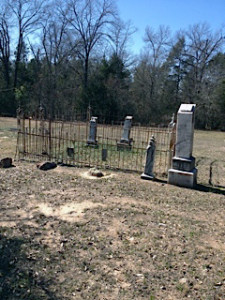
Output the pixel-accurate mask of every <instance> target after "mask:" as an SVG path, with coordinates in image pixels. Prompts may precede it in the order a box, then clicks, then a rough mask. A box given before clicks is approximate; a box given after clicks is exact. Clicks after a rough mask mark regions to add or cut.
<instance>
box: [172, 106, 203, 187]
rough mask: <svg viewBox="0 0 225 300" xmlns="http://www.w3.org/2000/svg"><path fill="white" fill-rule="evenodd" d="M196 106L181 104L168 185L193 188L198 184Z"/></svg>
mask: <svg viewBox="0 0 225 300" xmlns="http://www.w3.org/2000/svg"><path fill="white" fill-rule="evenodd" d="M195 106H196V105H195V104H181V106H180V108H179V111H178V114H177V132H176V145H175V156H174V157H173V159H172V168H171V169H169V171H168V183H170V184H173V185H178V186H183V187H189V188H193V187H194V186H195V185H196V184H197V169H196V168H195V158H194V157H193V156H192V150H193V139H194V115H195Z"/></svg>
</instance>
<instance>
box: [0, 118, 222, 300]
mask: <svg viewBox="0 0 225 300" xmlns="http://www.w3.org/2000/svg"><path fill="white" fill-rule="evenodd" d="M0 124H1V126H2V119H0ZM4 124H5V130H4V131H2V130H1V131H0V133H1V135H0V139H1V144H0V146H1V156H11V155H12V154H13V153H14V151H15V148H14V147H15V139H16V135H15V133H14V132H13V131H8V130H7V128H6V127H8V128H11V125H10V122H9V123H6V122H5V123H4ZM1 129H2V127H1ZM2 132H3V133H4V134H2ZM3 136H7V137H8V138H4V139H2V137H3ZM201 139H202V141H201ZM205 139H207V141H208V142H210V141H211V143H210V145H209V146H208V147H206V145H207V144H208V143H207V142H205ZM222 139H223V135H222V134H221V133H220V132H218V133H215V132H202V131H196V134H195V144H194V155H195V156H196V160H197V161H198V160H199V159H200V158H204V161H203V162H205V166H207V164H206V162H210V161H211V160H212V159H213V160H215V159H217V160H221V159H223V156H222V155H221V153H220V151H218V149H223V147H224V144H223V142H222ZM204 143H205V146H202V145H203V144H204ZM214 147H215V148H216V149H214ZM213 149H214V150H213ZM14 164H15V165H16V167H14V168H10V169H0V195H1V197H0V208H1V209H0V254H1V255H0V299H6V300H8V299H9V300H14V299H15V300H17V299H18V300H21V299H26V300H27V299H28V300H29V299H30V300H39V299H51V300H53V299H54V300H65V299H72V300H73V299H75V300H79V299H99V300H100V299H101V300H103V299H107V300H112V299H122V300H123V299H124V300H125V299H127V300H130V299H138V300H139V299H217V300H219V299H221V300H222V299H224V294H225V266H224V260H225V254H224V253H225V236H224V226H225V220H224V210H225V190H224V189H223V188H216V187H209V186H208V185H207V182H208V174H204V170H205V169H204V167H203V166H204V165H202V167H201V163H200V161H199V166H198V167H199V174H198V176H199V183H200V186H199V187H198V189H196V190H190V189H184V188H179V187H176V186H170V185H167V184H166V183H165V182H163V181H161V182H152V181H144V180H141V179H140V177H139V175H138V174H134V173H124V172H118V171H117V172H115V171H107V172H108V173H111V176H108V177H103V178H101V179H90V178H87V177H85V176H84V174H85V172H86V171H87V169H84V168H68V167H60V166H59V167H57V168H56V169H54V170H50V171H48V172H43V171H40V170H39V169H37V168H36V166H35V164H32V163H28V162H18V161H15V162H14ZM200 167H201V168H200Z"/></svg>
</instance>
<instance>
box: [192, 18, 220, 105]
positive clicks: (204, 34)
mask: <svg viewBox="0 0 225 300" xmlns="http://www.w3.org/2000/svg"><path fill="white" fill-rule="evenodd" d="M186 37H187V47H186V58H187V59H186V64H187V65H188V66H189V68H188V71H189V76H188V77H187V79H188V81H187V84H188V85H189V87H190V89H189V95H187V97H188V98H189V99H188V101H190V102H191V101H192V102H193V101H195V102H202V101H203V99H201V98H202V97H201V91H202V88H203V86H202V84H203V81H204V77H205V74H206V69H207V65H208V63H209V62H210V60H211V59H212V57H213V56H214V55H215V54H216V53H217V52H218V51H219V50H220V48H221V46H222V44H223V43H224V37H223V35H222V33H221V32H217V33H213V32H212V30H211V29H210V27H209V25H208V24H206V23H203V24H196V25H193V26H191V27H190V28H189V30H188V31H186ZM199 104H200V103H199Z"/></svg>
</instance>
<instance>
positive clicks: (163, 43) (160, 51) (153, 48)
mask: <svg viewBox="0 0 225 300" xmlns="http://www.w3.org/2000/svg"><path fill="white" fill-rule="evenodd" d="M144 41H145V43H146V52H145V54H144V57H143V61H144V62H145V63H147V66H148V70H149V77H150V78H149V79H150V80H149V89H150V101H152V102H154V101H156V99H155V98H156V85H157V84H158V83H159V82H160V81H161V79H160V77H161V75H162V70H161V67H162V65H163V63H164V62H165V60H166V57H167V55H168V51H169V49H170V29H169V27H165V26H159V28H158V30H157V31H154V30H153V29H152V28H150V27H146V30H145V36H144Z"/></svg>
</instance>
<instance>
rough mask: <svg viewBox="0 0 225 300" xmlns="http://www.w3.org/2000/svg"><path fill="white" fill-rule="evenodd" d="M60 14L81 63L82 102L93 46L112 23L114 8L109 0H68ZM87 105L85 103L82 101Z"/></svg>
mask: <svg viewBox="0 0 225 300" xmlns="http://www.w3.org/2000/svg"><path fill="white" fill-rule="evenodd" d="M62 14H63V15H64V16H65V17H66V18H67V20H68V22H69V23H70V26H71V33H73V34H74V38H75V40H74V45H76V51H77V54H78V57H79V59H80V60H81V61H82V64H83V92H84V99H83V100H84V102H86V100H87V99H85V98H86V96H85V93H86V90H87V87H88V76H89V62H90V57H91V54H92V52H93V50H94V48H95V47H96V46H97V45H99V44H100V43H102V42H103V39H104V38H106V36H107V28H108V26H110V25H112V23H113V19H114V18H115V16H116V9H115V7H114V5H113V1H111V0H80V1H78V0H70V1H68V6H67V10H66V11H65V10H63V11H62ZM84 104H85V106H87V103H84Z"/></svg>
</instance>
